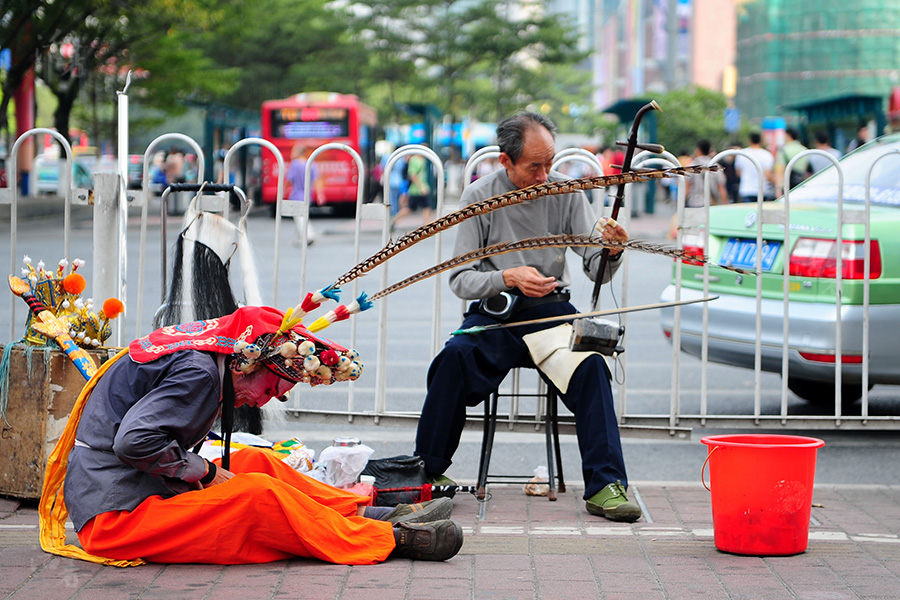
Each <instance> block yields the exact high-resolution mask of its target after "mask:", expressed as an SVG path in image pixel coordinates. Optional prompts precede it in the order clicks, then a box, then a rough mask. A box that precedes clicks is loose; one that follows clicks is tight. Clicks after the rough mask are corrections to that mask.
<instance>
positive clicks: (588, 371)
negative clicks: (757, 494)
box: [415, 113, 641, 521]
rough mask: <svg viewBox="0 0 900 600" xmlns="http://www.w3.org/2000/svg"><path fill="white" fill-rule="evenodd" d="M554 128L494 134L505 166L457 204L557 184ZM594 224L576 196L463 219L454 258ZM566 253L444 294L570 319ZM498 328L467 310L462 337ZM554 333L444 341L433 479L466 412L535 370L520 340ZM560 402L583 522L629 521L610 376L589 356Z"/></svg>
mask: <svg viewBox="0 0 900 600" xmlns="http://www.w3.org/2000/svg"><path fill="white" fill-rule="evenodd" d="M555 130H556V128H555V126H554V125H553V123H552V122H551V121H550V120H549V119H547V118H546V117H544V116H543V115H540V114H536V113H521V114H518V115H515V116H513V117H510V118H508V119H506V120H505V121H503V122H502V123H500V125H499V126H498V127H497V144H498V145H499V146H500V164H501V165H502V166H503V167H504V168H503V169H500V170H498V171H495V172H493V173H491V174H490V175H487V176H485V177H482V178H481V179H479V180H478V181H476V182H475V183H473V184H472V185H471V186H469V187H468V188H466V191H465V192H463V195H462V198H461V202H462V204H463V205H468V204H471V203H473V202H477V201H480V200H485V199H487V198H490V197H493V196H496V195H498V194H503V193H506V192H510V191H513V190H516V189H519V188H524V187H527V186H531V185H535V184H540V183H544V182H546V181H547V180H548V179H550V180H554V181H555V180H560V179H563V177H561V176H559V174H555V173H554V174H552V175H551V173H550V166H551V164H552V163H553V157H554V155H555V148H554V146H555V138H554V134H555ZM594 221H595V219H594V216H593V213H592V211H591V207H590V205H589V204H588V200H587V197H586V196H585V195H584V194H583V193H582V192H576V193H571V194H561V195H555V196H552V197H547V198H538V199H536V200H532V201H530V202H525V203H523V204H518V205H512V206H506V207H504V208H501V209H499V210H496V211H494V212H491V213H488V214H485V215H480V216H477V217H475V218H471V219H468V220H466V221H464V222H463V223H461V224H460V225H459V229H458V230H457V237H456V246H455V249H454V254H456V255H459V254H463V253H465V252H469V251H471V250H475V249H477V248H482V247H485V246H489V245H492V244H496V243H499V242H507V241H516V240H520V239H523V238H528V237H537V236H546V235H548V234H549V235H552V234H580V233H586V232H589V231H591V230H592V229H593V227H594ZM601 229H602V235H603V238H604V239H608V240H611V241H627V239H628V235H627V233H626V232H625V230H624V229H623V228H622V226H621V225H618V224H616V223H614V222H612V221H608V222H605V224H604V226H603V227H601ZM573 250H574V251H575V252H576V253H577V254H579V255H580V256H581V257H582V260H583V265H584V270H585V273H587V275H588V276H589V277H590V278H591V279H595V278H596V277H598V276H599V274H598V271H599V269H600V256H601V253H602V249H600V248H573ZM565 252H566V249H565V248H553V249H544V250H532V251H528V252H512V253H508V254H501V255H497V256H491V257H488V258H485V259H482V260H480V261H477V262H472V263H469V264H466V265H463V266H461V267H458V268H456V269H455V270H454V271H453V273H452V274H451V275H450V287H451V289H452V290H453V292H454V293H455V294H456V295H457V296H459V297H461V298H464V299H473V300H475V299H487V298H491V297H493V296H496V295H498V294H500V293H501V292H509V293H510V294H511V295H512V296H513V297H514V298H515V300H516V302H515V304H514V307H513V311H512V313H511V314H509V315H506V316H505V319H504V320H508V321H509V322H513V321H522V320H527V319H535V318H539V317H548V316H558V315H565V314H572V313H574V312H576V310H575V307H574V306H572V305H571V304H570V303H569V302H568V300H569V294H568V292H567V291H566V290H565V288H566V286H567V285H568V284H569V282H570V279H569V274H568V272H567V269H566V260H565ZM620 252H621V251H620V250H619V251H611V252H610V260H609V261H608V269H607V271H606V272H605V273H604V274H603V277H604V280H608V279H609V278H610V277H611V275H612V273H613V272H614V271H615V269H616V268H617V266H618V260H619V256H620V254H619V253H620ZM497 321H498V319H497V318H496V317H494V316H491V315H490V314H484V313H483V312H480V311H479V303H478V302H474V303H473V304H471V305H470V306H469V309H468V311H467V312H466V313H465V315H464V320H463V323H462V325H461V328H468V327H472V326H475V325H487V324H491V323H496V322H497ZM555 325H556V324H555V323H554V324H542V325H530V326H523V327H515V328H509V329H495V330H492V331H487V332H483V333H479V334H477V335H460V336H455V337H452V338H451V339H450V340H449V341H448V342H447V344H446V345H445V346H444V348H443V350H442V351H441V352H440V353H439V354H438V355H437V356H436V357H435V359H434V361H433V362H432V363H431V367H430V368H429V370H428V380H427V384H428V391H427V394H426V396H425V404H424V406H423V408H422V416H421V418H420V420H419V428H418V432H417V434H416V450H415V453H416V454H417V455H418V456H421V457H422V459H423V460H424V461H425V469H426V471H427V472H428V473H429V474H430V475H431V476H432V479H436V478H437V476H439V475H441V474H442V473H444V471H446V470H447V468H448V467H449V466H450V463H451V458H452V457H453V453H454V452H455V451H456V448H457V447H458V446H459V439H460V435H461V434H462V430H463V426H464V424H465V419H466V406H475V405H477V404H479V403H481V402H483V401H484V400H485V399H486V398H487V397H488V395H489V394H490V393H491V392H492V391H494V390H496V389H497V387H498V386H499V385H500V382H501V381H503V378H504V377H506V374H507V373H508V372H509V370H510V369H512V368H514V367H534V366H535V365H534V362H533V360H532V359H531V356H530V354H529V350H528V346H527V345H526V343H525V341H523V336H524V335H526V334H529V333H533V332H536V331H539V330H542V329H545V328H548V327H553V326H555ZM564 387H566V389H565V390H563V389H560V391H562V392H564V393H563V394H562V399H563V402H564V403H565V404H566V406H567V407H568V408H569V409H570V410H571V411H572V412H573V413H574V414H575V421H576V431H577V435H578V447H579V450H580V451H581V461H582V473H583V476H584V484H585V494H584V498H585V500H586V501H587V503H586V508H587V510H588V512H590V513H591V514H596V515H601V516H604V517H606V518H608V519H612V520H616V521H635V520H637V519H638V518H640V516H641V509H640V508H639V507H638V506H637V505H635V504H633V503H631V502H629V501H628V498H627V496H626V489H627V485H628V480H627V477H626V474H625V463H624V460H623V458H622V447H621V442H620V440H619V429H618V423H617V421H616V414H615V411H614V407H613V397H612V389H611V387H610V372H609V369H608V368H607V366H606V363H605V362H604V359H603V357H602V356H600V355H598V354H590V355H588V357H587V358H586V359H584V360H583V361H582V362H581V363H580V364H579V365H578V366H577V368H576V369H575V370H574V372H573V373H571V377H570V378H569V381H568V385H567V386H564Z"/></svg>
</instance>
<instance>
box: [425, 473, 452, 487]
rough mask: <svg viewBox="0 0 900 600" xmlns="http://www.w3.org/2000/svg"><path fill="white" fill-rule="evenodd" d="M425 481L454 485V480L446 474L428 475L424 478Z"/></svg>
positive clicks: (434, 483)
mask: <svg viewBox="0 0 900 600" xmlns="http://www.w3.org/2000/svg"><path fill="white" fill-rule="evenodd" d="M425 483H430V484H431V485H456V482H455V481H453V480H452V479H450V478H449V477H447V476H446V475H429V476H428V477H426V478H425Z"/></svg>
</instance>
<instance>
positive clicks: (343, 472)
mask: <svg viewBox="0 0 900 600" xmlns="http://www.w3.org/2000/svg"><path fill="white" fill-rule="evenodd" d="M374 453H375V450H373V449H372V448H369V447H368V446H366V445H365V444H359V445H356V446H329V447H327V448H325V449H324V450H322V452H321V453H320V454H319V460H318V461H316V466H317V467H319V466H321V467H322V468H324V469H325V483H327V484H329V485H333V486H335V487H339V488H347V487H351V486H352V485H353V484H354V483H356V480H357V478H358V477H359V474H360V473H362V470H363V469H364V468H366V463H367V462H369V458H370V457H371V456H372V454H374Z"/></svg>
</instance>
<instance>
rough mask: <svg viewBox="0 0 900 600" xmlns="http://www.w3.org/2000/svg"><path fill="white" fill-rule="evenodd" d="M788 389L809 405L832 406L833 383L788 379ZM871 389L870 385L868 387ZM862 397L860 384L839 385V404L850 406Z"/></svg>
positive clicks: (795, 378)
mask: <svg viewBox="0 0 900 600" xmlns="http://www.w3.org/2000/svg"><path fill="white" fill-rule="evenodd" d="M788 389H789V390H791V391H792V392H794V393H795V394H796V395H797V396H799V397H800V398H802V399H804V400H806V401H807V402H809V403H810V404H815V405H818V406H834V381H814V380H812V379H800V378H797V377H788ZM869 389H870V390H871V389H872V385H870V386H869ZM861 396H862V384H859V383H847V384H843V385H841V404H842V405H843V406H850V405H852V404H853V403H855V402H856V401H857V400H859V398H860V397H861Z"/></svg>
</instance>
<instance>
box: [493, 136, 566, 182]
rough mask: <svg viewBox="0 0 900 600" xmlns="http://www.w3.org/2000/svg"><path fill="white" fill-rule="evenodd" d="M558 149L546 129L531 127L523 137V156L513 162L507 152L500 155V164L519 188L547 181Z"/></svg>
mask: <svg viewBox="0 0 900 600" xmlns="http://www.w3.org/2000/svg"><path fill="white" fill-rule="evenodd" d="M555 155H556V148H555V144H554V142H553V136H552V135H551V134H550V132H549V131H547V129H546V128H544V127H542V126H540V125H535V126H533V127H529V128H528V129H527V130H526V131H525V135H524V136H523V137H522V155H521V156H520V157H519V160H517V161H516V162H513V161H512V159H511V158H510V157H509V155H507V154H506V153H505V152H502V153H500V164H501V165H503V166H504V167H506V174H507V175H508V176H509V180H510V181H511V182H512V183H513V185H515V186H516V187H518V188H524V187H528V186H530V185H537V184H539V183H544V182H545V181H547V176H548V175H549V174H550V166H551V165H552V164H553V157H554V156H555Z"/></svg>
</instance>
